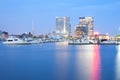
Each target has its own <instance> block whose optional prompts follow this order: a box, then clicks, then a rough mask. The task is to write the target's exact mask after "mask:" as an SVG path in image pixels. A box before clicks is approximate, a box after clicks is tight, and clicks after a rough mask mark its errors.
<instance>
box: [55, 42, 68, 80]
mask: <svg viewBox="0 0 120 80" xmlns="http://www.w3.org/2000/svg"><path fill="white" fill-rule="evenodd" d="M56 49H57V50H56V52H55V61H56V62H55V63H56V64H55V80H68V66H69V64H68V63H69V53H68V47H67V46H64V45H61V44H60V45H59V44H57V45H56Z"/></svg>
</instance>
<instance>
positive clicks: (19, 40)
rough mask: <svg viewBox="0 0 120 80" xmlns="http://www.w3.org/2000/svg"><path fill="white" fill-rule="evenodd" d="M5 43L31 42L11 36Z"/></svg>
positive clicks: (20, 43) (21, 43)
mask: <svg viewBox="0 0 120 80" xmlns="http://www.w3.org/2000/svg"><path fill="white" fill-rule="evenodd" d="M3 44H6V45H23V44H30V43H29V42H27V41H24V40H22V39H20V38H16V37H9V38H7V39H6V40H5V41H4V42H3Z"/></svg>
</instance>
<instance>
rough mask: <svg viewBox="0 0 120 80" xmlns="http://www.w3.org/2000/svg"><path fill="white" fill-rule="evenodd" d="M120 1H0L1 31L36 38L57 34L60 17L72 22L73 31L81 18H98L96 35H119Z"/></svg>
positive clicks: (95, 23)
mask: <svg viewBox="0 0 120 80" xmlns="http://www.w3.org/2000/svg"><path fill="white" fill-rule="evenodd" d="M119 7H120V1H119V0H0V29H1V30H5V31H8V32H9V33H10V34H12V33H16V34H19V33H23V32H29V31H32V21H34V26H35V32H36V34H45V33H48V32H52V31H54V30H55V18H56V16H59V17H64V16H68V17H70V18H71V24H72V31H74V28H75V25H76V24H78V22H79V17H81V16H92V17H94V28H95V31H98V32H100V33H109V34H110V35H115V34H118V33H119V30H118V29H119V27H120V8H119Z"/></svg>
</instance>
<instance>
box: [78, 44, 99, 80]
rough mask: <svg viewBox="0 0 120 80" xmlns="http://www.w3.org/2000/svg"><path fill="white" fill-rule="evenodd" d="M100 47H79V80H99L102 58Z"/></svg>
mask: <svg viewBox="0 0 120 80" xmlns="http://www.w3.org/2000/svg"><path fill="white" fill-rule="evenodd" d="M99 57H100V56H99V46H98V45H85V46H79V47H78V53H77V54H76V60H77V61H76V72H77V74H76V76H77V77H76V78H77V80H99V74H100V58H99Z"/></svg>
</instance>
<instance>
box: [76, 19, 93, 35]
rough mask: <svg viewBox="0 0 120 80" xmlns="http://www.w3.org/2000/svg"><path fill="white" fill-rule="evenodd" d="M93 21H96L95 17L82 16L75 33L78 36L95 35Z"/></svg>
mask: <svg viewBox="0 0 120 80" xmlns="http://www.w3.org/2000/svg"><path fill="white" fill-rule="evenodd" d="M93 22H94V18H93V17H80V18H79V24H77V25H76V29H75V35H76V36H81V35H87V36H91V35H93V32H94V27H93Z"/></svg>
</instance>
